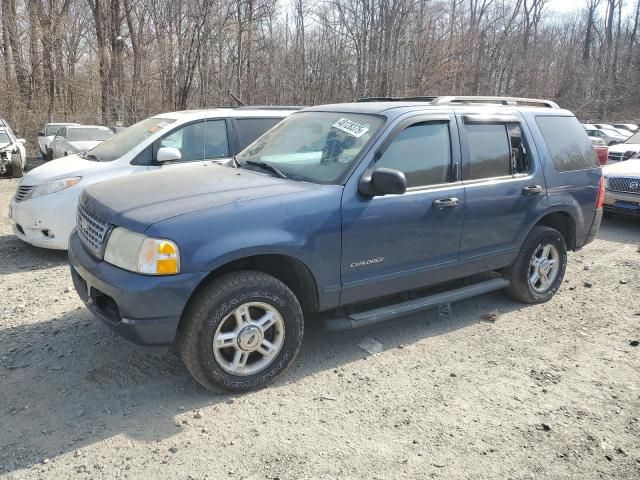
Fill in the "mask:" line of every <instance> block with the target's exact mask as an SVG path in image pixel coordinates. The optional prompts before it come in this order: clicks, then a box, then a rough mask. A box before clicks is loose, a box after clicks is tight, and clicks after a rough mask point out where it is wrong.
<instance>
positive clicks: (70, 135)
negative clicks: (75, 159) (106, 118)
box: [49, 125, 113, 159]
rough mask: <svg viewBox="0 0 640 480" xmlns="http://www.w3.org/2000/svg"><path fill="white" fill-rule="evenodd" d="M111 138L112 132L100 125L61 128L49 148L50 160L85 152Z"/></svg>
mask: <svg viewBox="0 0 640 480" xmlns="http://www.w3.org/2000/svg"><path fill="white" fill-rule="evenodd" d="M112 136H113V130H111V129H110V128H109V127H103V126H100V125H77V126H75V125H74V126H66V127H62V128H60V129H59V130H58V132H57V133H56V136H55V137H54V138H53V141H52V142H51V145H50V147H49V150H50V151H51V158H52V159H55V158H61V157H66V156H68V155H75V154H76V153H83V152H86V151H88V150H91V149H92V148H94V147H97V146H98V145H100V144H101V143H102V142H104V141H105V140H107V139H109V138H111V137H112Z"/></svg>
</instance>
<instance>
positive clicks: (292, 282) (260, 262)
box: [192, 253, 319, 312]
mask: <svg viewBox="0 0 640 480" xmlns="http://www.w3.org/2000/svg"><path fill="white" fill-rule="evenodd" d="M239 270H255V271H259V272H263V273H266V274H269V275H273V276H274V277H276V278H277V279H278V280H280V281H281V282H283V283H284V284H285V285H287V286H288V287H289V288H290V289H291V291H292V292H293V293H294V295H295V296H296V297H297V298H298V301H299V302H300V306H301V307H302V310H303V311H306V312H316V311H317V310H318V305H319V292H318V285H317V282H316V279H315V276H314V275H313V273H312V271H311V269H310V268H309V267H308V266H307V265H306V264H305V263H304V262H303V261H301V260H300V259H298V258H295V257H293V256H290V255H286V254H281V253H267V254H256V255H249V256H242V257H239V258H235V259H232V260H228V261H227V262H226V263H223V264H221V265H219V266H217V267H216V268H215V269H214V270H212V271H211V272H210V273H209V274H208V275H207V276H206V277H204V279H203V280H202V281H201V282H200V284H199V285H198V286H197V287H196V289H195V290H194V293H193V294H192V296H193V295H195V293H196V292H197V291H198V290H200V289H202V288H205V287H206V285H207V284H208V283H210V282H211V281H212V280H214V279H216V278H218V277H220V276H222V275H224V274H226V273H230V272H234V271H239Z"/></svg>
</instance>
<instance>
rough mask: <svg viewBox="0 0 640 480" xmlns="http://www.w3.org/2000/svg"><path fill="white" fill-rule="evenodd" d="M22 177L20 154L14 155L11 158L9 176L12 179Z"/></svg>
mask: <svg viewBox="0 0 640 480" xmlns="http://www.w3.org/2000/svg"><path fill="white" fill-rule="evenodd" d="M23 175H24V169H23V168H22V154H20V153H16V154H14V155H12V156H11V176H12V177H13V178H22V176H23Z"/></svg>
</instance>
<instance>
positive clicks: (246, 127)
mask: <svg viewBox="0 0 640 480" xmlns="http://www.w3.org/2000/svg"><path fill="white" fill-rule="evenodd" d="M281 120H282V119H281V118H238V119H236V124H237V125H238V138H239V140H240V150H244V149H245V148H246V147H247V146H249V145H250V144H252V143H253V142H254V140H256V139H257V138H259V137H261V136H262V134H263V133H264V132H266V131H267V130H269V129H270V128H271V127H273V126H275V125H276V124H277V123H279V122H280V121H281Z"/></svg>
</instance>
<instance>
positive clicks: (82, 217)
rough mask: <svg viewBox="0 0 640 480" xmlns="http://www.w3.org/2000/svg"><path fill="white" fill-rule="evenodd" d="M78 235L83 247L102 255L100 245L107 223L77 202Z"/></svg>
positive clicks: (98, 255) (107, 229) (107, 226)
mask: <svg viewBox="0 0 640 480" xmlns="http://www.w3.org/2000/svg"><path fill="white" fill-rule="evenodd" d="M77 229H78V236H79V237H80V240H81V241H82V243H83V244H84V246H85V247H87V248H88V249H89V251H90V252H91V253H93V254H94V255H96V256H97V257H101V256H102V247H103V245H104V241H105V238H106V236H107V233H108V231H109V224H108V223H107V222H105V221H104V220H102V219H101V218H100V217H98V216H97V215H94V214H93V213H91V212H90V211H89V210H88V209H87V208H86V207H84V206H83V205H82V204H78V217H77Z"/></svg>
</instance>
